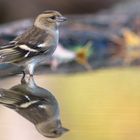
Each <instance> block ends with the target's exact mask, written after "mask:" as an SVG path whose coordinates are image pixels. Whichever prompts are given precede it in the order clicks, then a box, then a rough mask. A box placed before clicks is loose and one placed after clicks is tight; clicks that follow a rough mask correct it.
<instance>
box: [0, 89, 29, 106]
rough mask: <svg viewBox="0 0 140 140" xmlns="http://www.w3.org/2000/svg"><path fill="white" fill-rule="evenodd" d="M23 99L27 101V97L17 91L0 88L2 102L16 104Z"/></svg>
mask: <svg viewBox="0 0 140 140" xmlns="http://www.w3.org/2000/svg"><path fill="white" fill-rule="evenodd" d="M25 100H26V101H27V98H26V97H25V96H22V95H20V94H19V93H18V92H15V91H12V90H8V89H0V103H2V104H6V105H16V104H18V103H20V102H21V103H22V102H23V101H25Z"/></svg>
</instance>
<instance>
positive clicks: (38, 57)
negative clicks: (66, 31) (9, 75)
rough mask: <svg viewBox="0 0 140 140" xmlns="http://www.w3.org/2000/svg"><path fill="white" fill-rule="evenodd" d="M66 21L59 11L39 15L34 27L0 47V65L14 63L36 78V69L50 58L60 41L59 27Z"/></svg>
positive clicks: (49, 11) (24, 73) (48, 11)
mask: <svg viewBox="0 0 140 140" xmlns="http://www.w3.org/2000/svg"><path fill="white" fill-rule="evenodd" d="M64 21H66V18H65V17H64V16H62V14H60V13H59V12H58V11H54V10H47V11H44V12H42V13H41V14H39V15H38V16H37V17H36V19H35V20H34V22H33V25H32V26H31V27H30V28H29V29H28V30H27V31H25V32H24V33H23V34H21V35H19V36H17V37H16V38H15V39H14V40H12V41H10V42H9V43H8V44H6V45H3V46H0V64H3V63H14V64H16V65H18V66H20V67H21V68H22V69H23V77H25V75H26V73H28V74H29V75H30V77H31V76H34V70H35V67H36V66H38V65H39V64H40V63H41V62H42V61H44V60H46V59H47V58H49V57H50V56H51V55H52V54H53V52H54V51H55V49H56V47H57V44H58V41H59V29H58V28H59V25H60V23H62V22H64Z"/></svg>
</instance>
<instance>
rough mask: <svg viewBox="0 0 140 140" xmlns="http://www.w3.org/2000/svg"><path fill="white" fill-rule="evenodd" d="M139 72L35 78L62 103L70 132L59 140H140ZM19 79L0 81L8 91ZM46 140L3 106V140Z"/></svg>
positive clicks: (0, 128) (0, 116) (0, 111)
mask: <svg viewBox="0 0 140 140" xmlns="http://www.w3.org/2000/svg"><path fill="white" fill-rule="evenodd" d="M139 71H140V69H139V68H129V69H127V68H126V69H125V68H123V69H111V70H99V71H94V72H89V73H81V74H69V75H47V74H45V75H41V76H35V80H36V81H37V84H38V85H39V86H42V87H43V88H47V89H49V90H50V91H51V92H52V93H54V95H55V96H56V98H57V99H58V101H59V105H60V110H61V118H62V123H63V125H64V126H65V127H66V128H69V129H70V131H69V132H68V133H66V134H65V135H63V136H62V137H60V138H59V140H139V139H140V73H139ZM19 79H20V76H16V77H11V78H7V79H3V80H0V87H3V88H9V87H11V86H13V85H16V84H17V83H18V82H19ZM18 139H19V140H46V139H48V138H45V137H43V136H41V135H40V134H39V133H38V132H37V131H36V129H35V128H34V126H33V125H32V124H31V123H30V122H28V121H27V120H26V119H24V118H23V117H21V116H20V115H18V114H17V113H16V112H14V111H12V110H10V109H7V108H5V107H3V106H0V140H18Z"/></svg>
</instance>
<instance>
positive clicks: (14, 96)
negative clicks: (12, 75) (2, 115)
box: [0, 78, 69, 138]
mask: <svg viewBox="0 0 140 140" xmlns="http://www.w3.org/2000/svg"><path fill="white" fill-rule="evenodd" d="M0 104H2V105H4V106H6V107H8V108H10V109H13V110H14V111H16V112H17V113H19V114H20V115H22V116H23V117H24V118H26V119H27V120H29V121H30V122H32V123H33V124H34V125H35V127H36V129H37V130H38V132H39V133H41V134H42V135H44V136H45V137H49V138H57V137H60V136H61V135H62V134H64V133H65V132H67V131H69V129H67V128H64V127H62V123H61V119H60V109H59V104H58V101H57V100H56V98H55V97H54V95H53V94H52V93H51V92H50V91H48V90H47V89H44V88H42V87H40V86H38V85H37V84H36V83H35V81H34V79H33V78H30V79H29V80H28V81H27V80H25V79H22V80H21V83H20V84H17V85H15V86H13V87H11V88H10V89H3V88H1V89H0Z"/></svg>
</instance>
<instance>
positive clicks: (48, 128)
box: [36, 120, 69, 138]
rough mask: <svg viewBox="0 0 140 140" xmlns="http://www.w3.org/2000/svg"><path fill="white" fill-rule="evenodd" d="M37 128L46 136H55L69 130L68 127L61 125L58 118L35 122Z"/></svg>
mask: <svg viewBox="0 0 140 140" xmlns="http://www.w3.org/2000/svg"><path fill="white" fill-rule="evenodd" d="M36 128H37V130H38V131H39V132H40V133H41V134H42V135H44V136H45V137H48V138H57V137H60V136H61V135H63V134H64V133H66V132H67V131H69V129H67V128H64V127H62V125H61V122H60V120H51V121H46V122H41V123H39V124H36Z"/></svg>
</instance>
